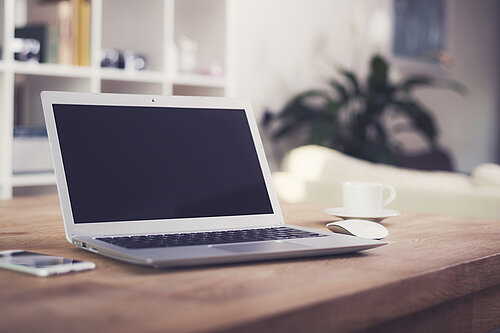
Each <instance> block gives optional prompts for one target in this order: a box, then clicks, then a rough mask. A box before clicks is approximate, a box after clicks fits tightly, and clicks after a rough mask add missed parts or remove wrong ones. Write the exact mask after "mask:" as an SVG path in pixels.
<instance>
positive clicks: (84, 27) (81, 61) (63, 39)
mask: <svg viewBox="0 0 500 333" xmlns="http://www.w3.org/2000/svg"><path fill="white" fill-rule="evenodd" d="M57 12H58V23H59V63H60V64H64V65H79V66H89V65H90V15H91V10H90V1H89V0H63V1H59V2H58V4H57Z"/></svg>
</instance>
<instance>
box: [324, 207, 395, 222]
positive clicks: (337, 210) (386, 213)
mask: <svg viewBox="0 0 500 333" xmlns="http://www.w3.org/2000/svg"><path fill="white" fill-rule="evenodd" d="M324 212H325V213H327V214H330V215H335V216H338V217H348V218H359V219H383V218H386V217H391V216H398V215H400V214H401V213H400V212H399V211H397V210H392V209H385V208H381V209H380V210H379V211H378V213H377V214H370V215H360V214H347V213H346V212H345V211H344V207H334V208H327V209H325V210H324Z"/></svg>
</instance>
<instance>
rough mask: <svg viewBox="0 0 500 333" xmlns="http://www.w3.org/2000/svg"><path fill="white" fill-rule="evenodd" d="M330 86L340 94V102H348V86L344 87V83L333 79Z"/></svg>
mask: <svg viewBox="0 0 500 333" xmlns="http://www.w3.org/2000/svg"><path fill="white" fill-rule="evenodd" d="M329 83H330V86H331V87H332V88H333V89H335V91H336V92H337V94H338V95H339V99H340V100H339V102H340V103H346V102H347V101H348V100H349V93H348V92H347V88H346V87H344V85H343V84H342V83H340V82H339V81H337V80H335V79H332V80H330V82H329Z"/></svg>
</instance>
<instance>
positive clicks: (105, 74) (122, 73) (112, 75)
mask: <svg viewBox="0 0 500 333" xmlns="http://www.w3.org/2000/svg"><path fill="white" fill-rule="evenodd" d="M100 76H101V79H102V80H114V81H130V82H150V83H162V82H163V81H164V73H163V72H159V71H150V70H143V71H130V70H124V69H116V68H102V69H101V70H100Z"/></svg>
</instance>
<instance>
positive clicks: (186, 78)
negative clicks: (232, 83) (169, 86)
mask: <svg viewBox="0 0 500 333" xmlns="http://www.w3.org/2000/svg"><path fill="white" fill-rule="evenodd" d="M172 82H173V84H177V85H185V86H196V87H210V88H224V87H225V86H226V79H225V78H224V77H219V76H209V75H202V74H177V75H176V76H174V79H173V81H172Z"/></svg>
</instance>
